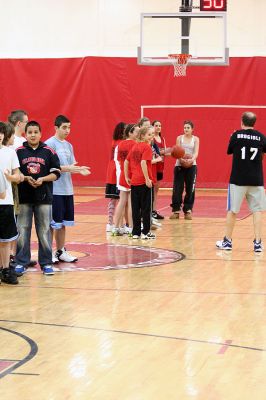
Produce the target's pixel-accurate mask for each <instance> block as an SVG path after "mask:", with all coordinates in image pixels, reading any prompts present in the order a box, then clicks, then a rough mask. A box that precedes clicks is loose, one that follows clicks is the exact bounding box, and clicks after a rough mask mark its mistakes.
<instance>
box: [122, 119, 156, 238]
mask: <svg viewBox="0 0 266 400" xmlns="http://www.w3.org/2000/svg"><path fill="white" fill-rule="evenodd" d="M152 138H153V132H152V129H151V128H150V127H142V128H140V130H139V135H138V142H137V143H136V144H135V145H134V146H133V147H132V149H131V151H130V153H129V154H128V156H127V158H126V160H125V164H124V171H125V180H126V182H127V184H128V185H130V184H131V207H132V220H133V230H132V237H133V239H140V238H142V239H155V235H154V234H153V233H151V232H150V227H151V201H152V196H151V188H152V167H151V161H152V149H151V140H152ZM129 170H130V173H131V178H130V176H129ZM141 219H142V222H143V228H142V231H141Z"/></svg>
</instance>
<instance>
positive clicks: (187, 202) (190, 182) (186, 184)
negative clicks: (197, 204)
mask: <svg viewBox="0 0 266 400" xmlns="http://www.w3.org/2000/svg"><path fill="white" fill-rule="evenodd" d="M196 177H197V166H196V165H192V167H190V168H183V167H178V166H176V167H175V169H174V183H173V194H172V204H171V207H172V209H173V212H174V211H181V209H182V202H183V200H182V197H183V192H184V188H185V197H184V202H183V211H184V212H187V211H189V210H191V211H192V209H193V205H194V201H195V184H196Z"/></svg>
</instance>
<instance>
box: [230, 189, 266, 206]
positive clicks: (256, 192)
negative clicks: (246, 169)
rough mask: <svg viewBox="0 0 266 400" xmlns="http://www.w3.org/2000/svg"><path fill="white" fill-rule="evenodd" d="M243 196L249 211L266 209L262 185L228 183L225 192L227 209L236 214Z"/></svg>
mask: <svg viewBox="0 0 266 400" xmlns="http://www.w3.org/2000/svg"><path fill="white" fill-rule="evenodd" d="M244 198H246V199H247V202H248V206H249V209H250V211H251V212H253V213H254V212H257V211H264V210H266V200H265V190H264V187H263V186H238V185H234V184H232V183H230V184H229V186H228V193H227V211H232V212H233V213H235V214H237V213H238V212H239V210H240V207H241V204H242V202H243V200H244Z"/></svg>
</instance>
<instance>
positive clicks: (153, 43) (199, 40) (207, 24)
mask: <svg viewBox="0 0 266 400" xmlns="http://www.w3.org/2000/svg"><path fill="white" fill-rule="evenodd" d="M179 53H187V54H191V58H190V59H189V61H188V65H212V66H220V65H229V49H228V47H227V30H226V13H225V12H217V11H216V12H203V11H201V12H194V11H192V12H178V13H142V14H141V21H140V46H139V47H138V63H139V64H141V65H154V66H156V65H171V64H172V61H171V60H170V59H169V58H168V54H179Z"/></svg>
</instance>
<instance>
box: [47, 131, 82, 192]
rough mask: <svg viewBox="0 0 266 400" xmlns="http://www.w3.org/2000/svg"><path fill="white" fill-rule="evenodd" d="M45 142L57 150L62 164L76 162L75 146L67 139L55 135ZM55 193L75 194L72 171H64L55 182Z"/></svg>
mask: <svg viewBox="0 0 266 400" xmlns="http://www.w3.org/2000/svg"><path fill="white" fill-rule="evenodd" d="M45 143H46V144H47V145H48V146H49V147H51V148H52V149H53V150H54V151H55V152H56V154H57V155H58V158H59V161H60V165H71V164H73V163H74V162H76V160H75V157H74V152H73V146H72V144H70V143H69V142H67V141H66V140H59V139H57V138H56V137H55V136H52V137H51V138H49V139H47V140H46V141H45ZM53 194H55V195H61V196H70V195H73V194H74V190H73V183H72V178H71V173H70V172H62V173H61V176H60V178H59V179H57V181H54V182H53Z"/></svg>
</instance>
